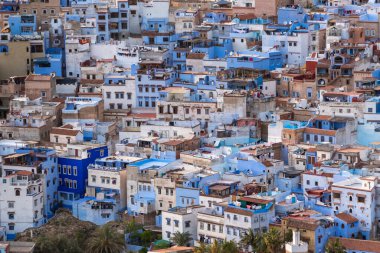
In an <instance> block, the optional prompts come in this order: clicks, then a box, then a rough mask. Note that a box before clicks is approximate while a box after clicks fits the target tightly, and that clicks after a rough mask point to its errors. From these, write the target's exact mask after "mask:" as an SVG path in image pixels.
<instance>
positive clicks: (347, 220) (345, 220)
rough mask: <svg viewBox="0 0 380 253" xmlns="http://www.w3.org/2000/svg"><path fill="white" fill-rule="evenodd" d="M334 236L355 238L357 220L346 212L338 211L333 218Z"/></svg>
mask: <svg viewBox="0 0 380 253" xmlns="http://www.w3.org/2000/svg"><path fill="white" fill-rule="evenodd" d="M334 223H335V224H334V225H335V236H336V237H343V238H357V235H358V233H359V220H358V219H357V218H355V217H354V216H352V215H350V214H348V213H338V214H336V215H335V218H334Z"/></svg>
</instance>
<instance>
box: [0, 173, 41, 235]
mask: <svg viewBox="0 0 380 253" xmlns="http://www.w3.org/2000/svg"><path fill="white" fill-rule="evenodd" d="M1 180H2V186H1V188H2V190H1V192H0V209H1V212H0V217H1V220H0V221H1V223H0V224H1V226H4V227H5V228H6V232H7V233H8V234H15V233H19V232H23V231H24V230H25V229H27V228H30V227H37V226H40V225H42V224H43V223H44V222H45V219H44V187H43V181H42V180H41V179H40V178H39V176H37V175H34V174H32V173H31V172H27V171H19V172H16V173H15V174H12V175H9V176H7V177H3V178H2V179H1Z"/></svg>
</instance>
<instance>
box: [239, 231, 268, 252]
mask: <svg viewBox="0 0 380 253" xmlns="http://www.w3.org/2000/svg"><path fill="white" fill-rule="evenodd" d="M240 243H241V244H242V246H243V247H245V248H247V249H248V250H249V251H253V252H260V253H261V252H265V251H266V246H265V242H264V240H263V235H262V234H261V233H256V234H255V232H253V230H252V229H249V230H248V232H247V233H246V234H245V236H244V237H243V238H242V239H241V241H240Z"/></svg>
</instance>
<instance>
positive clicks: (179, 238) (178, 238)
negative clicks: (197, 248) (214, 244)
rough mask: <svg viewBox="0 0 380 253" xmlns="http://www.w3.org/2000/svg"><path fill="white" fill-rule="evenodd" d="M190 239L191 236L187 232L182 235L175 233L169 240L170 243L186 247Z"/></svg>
mask: <svg viewBox="0 0 380 253" xmlns="http://www.w3.org/2000/svg"><path fill="white" fill-rule="evenodd" d="M192 239H193V238H191V234H190V233H189V232H187V231H186V232H184V233H181V232H179V231H177V232H175V233H174V234H173V236H172V238H171V240H172V242H173V243H174V244H176V245H178V246H187V245H188V244H189V243H190V241H191V240H192Z"/></svg>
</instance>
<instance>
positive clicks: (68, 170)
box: [67, 165, 71, 175]
mask: <svg viewBox="0 0 380 253" xmlns="http://www.w3.org/2000/svg"><path fill="white" fill-rule="evenodd" d="M67 175H71V166H70V165H68V166H67Z"/></svg>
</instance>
